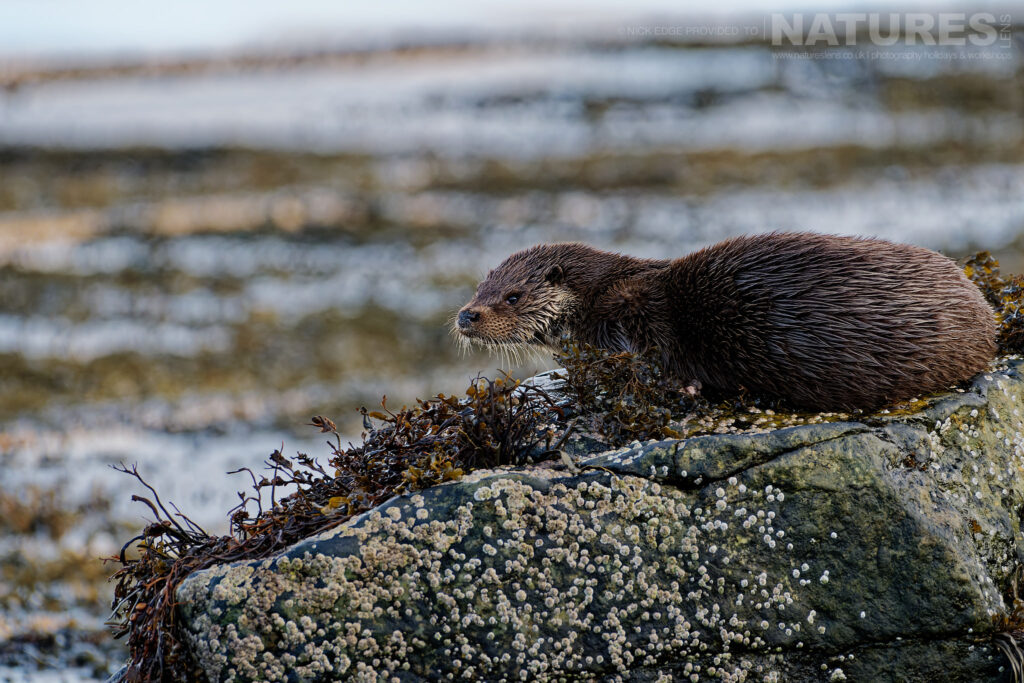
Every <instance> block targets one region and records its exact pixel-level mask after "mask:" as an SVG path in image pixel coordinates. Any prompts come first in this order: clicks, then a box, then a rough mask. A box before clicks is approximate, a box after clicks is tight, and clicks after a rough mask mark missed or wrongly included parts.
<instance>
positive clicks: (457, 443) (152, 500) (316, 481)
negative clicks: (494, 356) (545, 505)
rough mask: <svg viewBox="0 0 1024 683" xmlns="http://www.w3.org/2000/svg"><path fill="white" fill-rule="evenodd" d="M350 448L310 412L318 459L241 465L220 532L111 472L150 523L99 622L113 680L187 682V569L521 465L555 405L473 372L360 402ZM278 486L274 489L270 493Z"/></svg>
mask: <svg viewBox="0 0 1024 683" xmlns="http://www.w3.org/2000/svg"><path fill="white" fill-rule="evenodd" d="M361 413H362V415H363V421H364V427H365V428H366V429H367V432H365V433H364V434H363V441H362V443H361V444H360V445H358V446H354V445H352V444H349V445H348V447H343V446H342V443H341V437H340V435H339V434H338V431H337V428H336V426H335V424H334V422H332V421H331V420H330V419H328V418H326V417H323V416H316V417H313V418H312V420H311V424H312V426H314V427H316V428H317V429H319V430H320V432H321V433H324V434H328V435H330V436H329V438H330V439H331V440H330V441H328V443H329V445H330V448H331V455H330V457H329V459H328V464H327V466H326V467H325V466H324V465H321V464H320V463H319V462H318V461H317V460H316V459H314V458H312V457H310V456H309V455H306V454H303V453H299V454H297V457H296V458H294V459H289V458H286V457H285V456H284V455H283V454H282V453H281V451H280V450H275V451H274V452H273V453H271V455H270V456H269V458H268V459H267V461H266V462H265V465H266V469H267V471H268V474H267V475H262V476H258V475H257V474H256V473H255V472H253V471H252V470H251V469H249V468H242V469H240V470H236V471H235V473H239V472H244V473H246V474H248V475H249V477H250V478H251V480H252V486H251V489H250V491H248V492H240V493H239V494H238V495H239V498H240V502H239V504H238V505H237V506H236V507H235V508H234V509H233V510H232V511H231V513H230V521H231V531H230V533H229V534H228V535H226V536H213V535H211V534H209V533H207V532H206V531H205V530H204V529H202V528H201V527H200V526H199V525H197V524H195V523H194V522H192V521H191V520H190V519H189V518H188V517H187V516H185V515H184V514H182V513H181V512H180V511H179V510H178V509H177V508H175V507H174V506H173V505H171V508H172V509H173V512H172V511H171V510H170V509H168V507H167V506H165V505H164V503H163V501H162V500H161V499H160V496H159V495H158V494H157V492H156V490H155V489H154V488H153V487H151V486H150V485H149V484H148V483H146V482H145V480H144V479H143V478H142V476H141V475H140V474H139V472H138V469H137V468H136V467H134V466H133V467H130V468H129V467H127V466H125V465H122V466H121V467H120V468H118V469H119V470H120V471H122V472H125V473H126V474H129V475H130V476H132V477H134V478H135V479H137V480H138V481H139V482H140V483H141V484H142V485H143V486H145V487H146V488H147V489H148V490H149V492H150V497H148V498H147V497H143V496H132V499H133V500H135V501H138V502H141V503H143V504H145V505H146V506H147V507H149V509H150V511H151V512H152V513H153V516H154V518H155V519H154V521H153V522H151V523H150V524H149V525H147V526H146V527H145V529H143V531H142V532H141V533H140V534H138V535H137V536H135V537H134V538H132V539H131V540H129V541H128V542H127V543H126V544H125V545H124V546H123V547H122V549H121V552H120V554H119V555H118V556H117V557H115V558H110V559H111V560H112V561H115V562H117V563H119V564H120V568H119V569H118V570H117V572H116V573H115V574H114V576H113V577H112V579H113V580H114V581H115V582H116V585H115V592H114V595H115V597H114V604H113V606H112V609H113V616H112V619H111V626H112V627H113V629H114V636H115V638H121V637H125V636H127V638H128V649H129V657H130V662H129V665H128V669H127V672H126V673H125V680H130V681H192V680H201V679H202V678H203V673H202V671H200V670H198V669H196V668H195V667H196V665H195V662H194V660H193V658H191V657H190V656H189V649H188V644H187V640H186V638H185V634H184V632H183V630H182V628H183V627H182V625H181V624H180V622H179V621H178V619H177V614H176V605H175V598H174V594H175V590H176V589H177V587H178V585H179V584H180V583H181V581H183V580H184V579H185V577H187V576H188V575H189V574H191V573H193V572H195V571H198V570H200V569H204V568H207V567H210V566H213V565H215V564H223V563H229V562H237V561H241V560H258V559H262V558H265V557H267V556H269V555H271V554H273V553H275V552H277V551H279V550H281V549H283V548H285V547H287V546H289V545H291V544H293V543H295V542H296V541H299V540H301V539H303V538H307V537H309V536H312V535H314V534H316V533H319V532H321V531H325V530H327V529H330V528H332V527H334V526H337V525H338V524H341V523H342V522H344V521H345V520H347V519H349V518H351V517H352V516H353V515H356V514H359V513H360V512H363V511H365V510H368V509H370V508H372V507H374V506H376V505H379V504H380V503H383V502H384V501H386V500H388V499H389V498H391V497H393V496H395V495H398V494H401V493H405V492H408V491H414V490H418V489H423V488H426V487H429V486H433V485H435V484H438V483H442V482H445V481H449V480H453V479H457V478H459V477H460V476H462V475H463V474H464V473H465V472H468V471H470V470H473V469H478V468H484V467H495V466H499V465H521V464H526V463H528V462H530V461H532V460H534V459H538V458H542V457H545V456H547V455H550V454H551V453H552V451H551V449H550V448H549V447H550V444H551V442H552V439H553V437H554V435H555V433H554V430H553V428H552V425H551V424H550V423H551V420H552V419H557V418H559V417H561V415H562V411H561V408H559V406H558V405H557V403H556V401H555V400H554V399H553V398H552V397H551V396H550V395H549V394H548V393H546V392H545V391H544V390H542V389H540V388H538V387H536V386H532V385H524V384H521V383H520V382H519V381H518V380H515V379H513V378H511V377H509V376H507V375H506V376H504V377H499V378H497V379H494V380H490V379H487V378H483V377H477V378H476V379H474V380H473V382H472V383H471V384H470V385H469V387H468V388H467V390H466V392H465V396H463V397H455V396H445V395H444V394H438V395H437V396H435V397H433V398H431V399H428V400H419V401H417V402H416V405H414V406H412V407H403V408H401V409H400V410H397V411H392V410H390V409H389V408H388V407H387V400H386V397H385V399H384V400H382V401H381V410H379V411H369V410H366V409H365V408H363V409H361ZM282 494H284V495H282Z"/></svg>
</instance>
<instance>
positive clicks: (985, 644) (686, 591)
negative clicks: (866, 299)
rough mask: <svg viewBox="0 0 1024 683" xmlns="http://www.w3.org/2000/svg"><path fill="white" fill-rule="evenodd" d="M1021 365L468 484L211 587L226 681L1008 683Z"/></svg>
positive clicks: (191, 619)
mask: <svg viewBox="0 0 1024 683" xmlns="http://www.w3.org/2000/svg"><path fill="white" fill-rule="evenodd" d="M1022 370H1024V361H1017V360H1012V361H1007V362H1006V363H1005V364H1004V365H1003V366H1002V368H1001V369H1000V370H999V371H993V372H991V373H989V374H987V375H984V376H982V377H979V378H978V379H977V380H976V382H975V383H974V384H973V386H972V387H971V389H970V390H969V391H967V392H965V393H952V394H948V395H945V396H943V397H940V398H938V399H936V400H932V401H930V402H927V403H925V404H924V407H922V408H921V409H920V410H915V411H910V412H908V413H907V414H905V415H895V414H893V415H884V414H879V415H873V416H870V417H865V418H864V419H862V420H861V421H860V422H833V423H823V424H812V425H807V426H798V427H790V428H786V429H780V430H777V431H772V432H766V433H761V434H728V435H712V436H703V437H696V438H691V439H688V440H683V441H663V442H658V443H648V444H644V445H636V447H634V448H628V449H619V450H617V451H610V452H606V453H602V454H598V455H594V456H592V457H589V458H586V459H584V460H583V461H582V463H581V464H583V465H584V466H586V465H589V466H591V468H590V469H587V470H585V471H584V472H583V473H581V474H579V475H577V476H566V474H565V473H564V472H558V471H554V470H549V469H544V468H532V469H528V470H519V471H514V470H504V471H498V470H491V471H480V472H474V473H473V474H471V475H469V476H466V477H464V478H463V479H461V480H459V481H457V482H453V483H451V484H447V485H444V486H439V487H436V488H433V489H429V490H426V491H422V492H420V493H417V494H414V495H408V496H403V497H400V498H397V499H394V500H392V501H390V502H388V503H386V504H385V505H382V506H380V507H379V508H377V509H375V510H372V511H370V512H368V513H366V514H364V515H362V516H360V517H358V518H355V519H353V520H350V521H349V522H347V523H346V524H344V525H342V526H340V527H338V528H336V529H334V530H332V531H330V532H327V533H325V534H322V535H320V536H317V537H314V538H310V539H308V540H306V541H303V542H301V543H298V544H296V545H295V546H293V547H291V548H290V549H288V550H287V551H286V552H283V553H282V554H281V555H280V556H278V557H274V558H270V559H266V560H262V561H254V562H247V563H240V564H234V565H230V566H221V567H215V568H211V569H208V570H205V571H202V572H198V573H196V574H194V575H192V576H191V577H189V578H188V579H187V580H186V581H185V582H184V583H183V584H182V585H181V586H180V587H179V589H178V593H177V597H178V599H179V600H180V602H181V612H180V616H181V617H182V619H183V623H184V624H185V625H186V628H187V631H188V633H189V634H190V635H189V638H190V643H191V645H192V647H193V648H194V652H195V654H196V656H197V657H198V658H199V659H200V662H201V664H202V666H203V667H204V669H205V670H206V671H207V672H208V673H209V676H210V678H211V679H212V680H229V679H234V680H270V681H276V680H289V681H293V680H316V679H319V680H329V679H346V680H366V681H376V680H397V681H420V680H436V679H439V678H446V677H447V678H454V679H465V680H530V681H533V680H580V679H584V680H593V679H598V680H606V679H607V680H616V679H618V680H629V681H658V680H661V681H669V680H687V679H691V680H698V679H699V680H719V679H720V680H726V681H743V680H750V681H754V680H756V681H762V680H767V681H773V680H775V681H822V680H849V681H933V680H944V681H946V682H947V683H950V682H953V681H971V682H972V683H973V682H975V681H1000V680H1010V679H1009V669H1010V667H1009V663H1008V661H1007V660H1006V659H1005V657H1004V656H1003V655H1002V654H1001V653H1000V651H999V650H998V649H997V648H995V647H994V646H993V645H992V636H993V633H994V631H995V629H996V625H995V620H996V619H997V618H998V617H999V616H1000V615H1005V614H1007V613H1008V612H1009V607H1008V606H1007V604H1006V602H1005V601H1004V597H1003V596H1004V595H1007V594H1009V590H1010V583H1011V582H1012V581H1013V578H1012V577H1013V574H1014V572H1015V569H1016V568H1017V567H1018V566H1019V563H1020V561H1021V558H1022V557H1024V540H1022V537H1021V535H1020V531H1021V529H1020V525H1021V515H1022V510H1024V478H1022V477H1021V476H1020V473H1021V468H1022V467H1024V436H1022V433H1024V421H1022V418H1021V416H1020V411H1021V408H1022V406H1024V402H1022V400H1021V398H1022V397H1024V379H1022V378H1021V371H1022Z"/></svg>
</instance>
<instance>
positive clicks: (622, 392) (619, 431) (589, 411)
mask: <svg viewBox="0 0 1024 683" xmlns="http://www.w3.org/2000/svg"><path fill="white" fill-rule="evenodd" d="M555 361H556V362H558V364H559V365H561V366H562V368H563V369H564V370H565V372H564V376H563V379H564V380H565V384H564V391H565V393H566V395H567V396H568V397H569V399H570V400H571V402H572V403H573V404H574V407H575V408H576V409H577V410H578V411H579V412H580V414H581V415H582V416H583V417H584V418H585V419H586V420H588V421H589V423H590V428H591V429H592V431H594V432H595V433H597V434H599V435H600V436H601V437H602V438H603V439H604V440H606V441H608V443H610V444H612V445H616V446H618V445H622V444H625V443H628V442H630V441H634V440H637V441H645V440H647V439H658V438H666V437H668V438H679V437H680V436H681V435H680V434H679V432H678V431H677V430H675V429H673V428H672V426H671V423H672V422H673V421H674V420H679V419H680V418H682V417H683V416H685V415H687V414H689V413H692V412H693V411H694V410H695V409H697V408H698V407H702V408H703V409H705V410H707V409H708V408H709V406H708V405H707V403H706V401H703V400H701V399H698V398H697V397H696V391H695V389H694V388H693V387H687V386H685V385H684V383H683V382H681V381H679V380H677V379H675V378H674V377H672V376H671V375H670V374H668V373H666V372H665V369H664V367H663V364H662V361H661V358H660V355H659V351H658V350H657V349H653V350H651V351H650V352H648V353H644V354H636V353H630V352H626V351H607V350H605V349H600V348H597V347H594V346H591V345H589V344H585V343H580V342H574V341H571V340H568V339H565V340H563V341H562V343H561V349H560V351H559V352H558V353H556V354H555Z"/></svg>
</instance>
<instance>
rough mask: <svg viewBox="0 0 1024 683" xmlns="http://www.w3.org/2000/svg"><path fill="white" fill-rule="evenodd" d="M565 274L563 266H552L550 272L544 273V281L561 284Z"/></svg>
mask: <svg viewBox="0 0 1024 683" xmlns="http://www.w3.org/2000/svg"><path fill="white" fill-rule="evenodd" d="M563 276H564V273H563V272H562V266H558V265H555V266H551V268H549V269H548V272H547V273H545V274H544V281H545V282H547V283H548V284H551V285H559V284H561V283H562V277H563Z"/></svg>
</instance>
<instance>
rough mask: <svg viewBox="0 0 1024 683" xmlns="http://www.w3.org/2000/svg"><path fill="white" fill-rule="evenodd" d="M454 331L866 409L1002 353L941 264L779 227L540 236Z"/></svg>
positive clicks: (977, 303)
mask: <svg viewBox="0 0 1024 683" xmlns="http://www.w3.org/2000/svg"><path fill="white" fill-rule="evenodd" d="M453 331H454V332H455V333H456V334H457V335H461V336H462V337H463V338H464V340H467V341H470V342H476V343H480V344H483V345H485V346H489V347H492V348H499V349H517V348H521V347H524V346H525V347H534V348H536V347H538V346H539V347H556V346H557V345H558V344H559V340H560V338H561V337H562V336H563V335H564V336H568V337H569V338H570V339H573V340H576V341H581V342H586V343H588V344H591V345H594V346H598V347H602V348H605V349H610V350H616V351H630V352H634V353H645V352H649V351H652V350H654V349H657V350H658V352H659V353H660V354H661V358H662V361H663V362H664V365H665V368H666V371H667V372H670V373H672V375H674V376H675V377H677V378H678V379H679V380H681V381H683V382H687V383H690V385H691V386H692V387H699V388H701V390H702V391H704V392H711V393H714V394H719V395H738V394H744V393H745V394H748V395H753V396H761V397H764V398H767V399H770V400H777V401H781V402H782V403H784V404H787V405H790V406H792V407H794V408H799V409H807V410H815V411H850V410H856V409H862V410H868V409H875V408H880V407H882V406H884V405H885V404H888V403H892V402H896V401H900V400H904V399H907V398H910V397H913V396H917V395H922V394H926V393H930V392H933V391H937V390H939V389H943V388H946V387H949V386H950V385H951V384H954V383H956V382H960V381H962V380H966V379H968V378H970V377H972V376H974V375H975V374H977V373H978V372H980V371H981V370H982V369H984V368H985V367H986V365H987V364H988V363H989V361H990V360H991V359H992V358H993V357H994V356H995V353H996V343H995V339H996V320H995V315H994V312H993V310H992V309H991V308H990V306H989V304H988V303H987V302H986V301H985V299H984V297H983V296H982V294H981V291H980V290H979V289H978V288H977V287H976V286H975V285H974V284H972V283H971V282H970V281H969V280H968V279H967V278H966V277H965V275H964V274H963V272H962V271H961V270H960V268H959V267H957V265H956V264H955V263H954V262H953V261H952V260H951V259H949V258H947V257H945V256H942V255H941V254H938V253H936V252H934V251H931V250H929V249H924V248H922V247H916V246H911V245H907V244H897V243H893V242H888V241H885V240H881V239H873V238H860V237H839V236H832V235H822V234H816V233H793V232H790V233H785V232H781V233H780V232H776V233H770V234H765V235H755V236H746V237H737V238H734V239H729V240H726V241H724V242H720V243H718V244H714V245H712V246H709V247H706V248H704V249H701V250H699V251H696V252H694V253H691V254H689V255H687V256H683V257H682V258H677V259H674V260H660V259H642V258H634V257H631V256H624V255H621V254H615V253H611V252H607V251H601V250H598V249H595V248H593V247H590V246H587V245H585V244H580V243H561V244H541V245H537V246H534V247H530V248H529V249H525V250H523V251H520V252H517V253H515V254H513V255H512V256H510V257H508V259H506V260H505V261H504V262H503V263H502V264H501V265H499V266H498V267H497V268H495V269H494V270H492V271H491V272H490V273H488V275H487V277H486V278H485V279H484V280H483V282H481V283H480V285H479V286H478V287H477V290H476V295H475V296H474V297H473V299H472V300H471V301H470V302H469V303H468V304H466V306H464V307H463V308H462V309H461V310H460V311H459V312H458V314H457V316H456V319H455V322H454V325H453Z"/></svg>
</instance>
